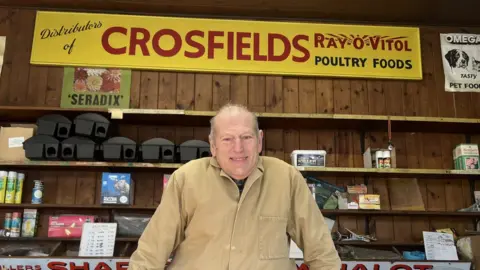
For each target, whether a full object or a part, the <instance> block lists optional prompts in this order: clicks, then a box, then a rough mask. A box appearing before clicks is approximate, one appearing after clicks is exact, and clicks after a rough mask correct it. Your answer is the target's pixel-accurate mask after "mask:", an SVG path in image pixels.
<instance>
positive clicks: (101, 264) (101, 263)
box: [95, 262, 112, 270]
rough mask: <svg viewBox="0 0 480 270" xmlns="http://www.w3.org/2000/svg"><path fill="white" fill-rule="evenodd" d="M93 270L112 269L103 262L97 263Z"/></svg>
mask: <svg viewBox="0 0 480 270" xmlns="http://www.w3.org/2000/svg"><path fill="white" fill-rule="evenodd" d="M95 270H112V268H110V266H108V264H106V263H104V262H99V263H98V264H97V266H95Z"/></svg>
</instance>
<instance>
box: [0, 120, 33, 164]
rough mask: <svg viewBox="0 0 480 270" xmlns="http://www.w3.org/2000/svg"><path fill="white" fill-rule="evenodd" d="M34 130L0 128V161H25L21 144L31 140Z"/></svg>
mask: <svg viewBox="0 0 480 270" xmlns="http://www.w3.org/2000/svg"><path fill="white" fill-rule="evenodd" d="M34 133H35V129H34V128H31V127H1V128H0V160H6V161H22V160H25V150H23V142H25V140H27V139H29V138H31V137H32V136H33V135H34Z"/></svg>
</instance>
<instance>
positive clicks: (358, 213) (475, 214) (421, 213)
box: [321, 209, 480, 217]
mask: <svg viewBox="0 0 480 270" xmlns="http://www.w3.org/2000/svg"><path fill="white" fill-rule="evenodd" d="M321 211H322V214H323V215H325V216H330V215H334V216H434V217H439V216H444V217H480V212H458V211H398V210H343V209H335V210H330V209H323V210H321Z"/></svg>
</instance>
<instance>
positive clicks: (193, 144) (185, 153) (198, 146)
mask: <svg viewBox="0 0 480 270" xmlns="http://www.w3.org/2000/svg"><path fill="white" fill-rule="evenodd" d="M179 152H180V162H181V163H187V162H189V161H190V160H194V159H198V158H202V157H208V156H211V153H210V144H209V143H208V142H205V141H201V140H189V141H186V142H184V143H182V144H181V145H180V146H179Z"/></svg>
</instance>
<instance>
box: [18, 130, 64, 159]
mask: <svg viewBox="0 0 480 270" xmlns="http://www.w3.org/2000/svg"><path fill="white" fill-rule="evenodd" d="M59 147H60V142H59V140H58V139H56V138H54V137H52V136H48V135H35V136H33V137H30V138H28V139H27V140H26V141H25V142H24V143H23V149H24V150H25V157H26V158H28V159H31V160H58V159H59Z"/></svg>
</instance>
